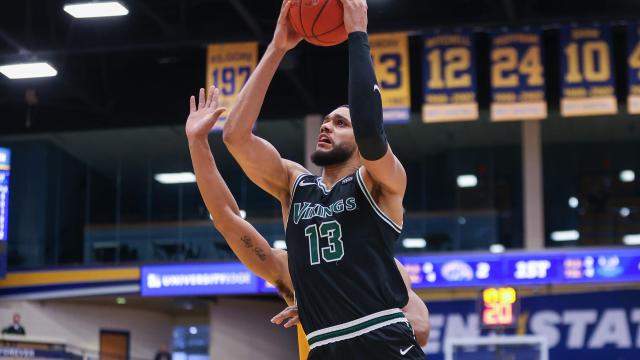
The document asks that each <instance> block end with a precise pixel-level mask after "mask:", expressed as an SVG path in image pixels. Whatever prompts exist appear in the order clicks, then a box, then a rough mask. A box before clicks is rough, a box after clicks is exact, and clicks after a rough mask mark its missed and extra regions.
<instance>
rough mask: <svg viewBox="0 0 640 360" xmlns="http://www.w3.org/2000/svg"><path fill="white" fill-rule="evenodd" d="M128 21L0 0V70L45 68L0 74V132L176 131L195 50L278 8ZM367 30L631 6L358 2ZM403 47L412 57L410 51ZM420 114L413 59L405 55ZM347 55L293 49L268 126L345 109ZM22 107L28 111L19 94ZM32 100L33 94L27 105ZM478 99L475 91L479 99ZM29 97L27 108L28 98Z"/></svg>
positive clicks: (575, 14)
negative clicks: (43, 73)
mask: <svg viewBox="0 0 640 360" xmlns="http://www.w3.org/2000/svg"><path fill="white" fill-rule="evenodd" d="M121 1H122V2H123V3H125V4H126V6H127V7H128V8H129V10H130V14H129V16H125V17H120V18H107V19H84V20H77V19H73V18H71V17H70V16H69V15H68V14H66V13H65V12H63V10H62V8H63V5H64V4H65V3H69V2H70V1H65V0H4V1H2V10H1V11H0V64H6V63H11V62H14V61H18V60H33V59H39V60H45V61H48V62H50V63H52V64H53V65H54V67H56V68H57V69H58V72H59V74H58V76H57V77H55V78H48V79H37V80H21V81H15V80H14V81H12V80H9V79H7V78H5V77H4V76H1V75H0V135H27V134H41V133H62V132H69V131H72V132H73V131H80V130H95V129H119V128H130V127H155V126H167V125H172V126H178V125H179V124H181V123H183V121H184V119H185V116H186V110H187V99H188V96H189V95H190V94H192V93H193V92H195V91H196V90H197V88H198V87H200V86H202V84H203V82H204V73H205V67H204V66H205V65H204V60H205V45H206V44H208V43H212V42H221V41H237V40H258V41H260V42H261V44H262V45H261V51H262V50H264V46H265V44H266V43H267V42H268V40H269V39H270V37H271V33H272V31H273V28H274V24H275V19H276V17H277V13H278V9H279V5H280V0H121ZM368 3H369V8H370V10H369V13H370V31H372V32H379V31H389V30H409V31H413V30H415V31H417V30H421V29H428V28H432V27H436V26H455V25H461V24H466V25H478V26H499V25H508V24H525V23H528V24H550V23H553V22H556V21H579V20H619V19H633V18H638V16H639V15H640V2H638V1H637V0H607V1H602V0H580V1H578V0H553V1H551V0H446V1H443V0H369V1H368ZM414 40H416V39H415V38H414V39H413V40H412V52H415V50H416V49H417V50H419V42H416V41H414ZM412 61H413V62H414V63H415V64H412V71H414V69H417V70H415V71H414V73H413V80H412V89H413V93H414V96H413V107H414V109H413V110H414V111H415V112H418V111H419V102H420V90H419V89H420V74H419V71H420V70H419V68H420V64H419V59H416V56H412ZM346 64H347V58H346V48H345V47H344V46H337V47H333V48H317V47H313V46H309V45H306V44H305V45H301V46H299V48H297V49H296V50H295V51H293V52H292V53H291V54H290V55H289V56H288V58H287V59H286V62H285V63H284V64H283V66H282V67H281V69H280V71H279V72H278V74H277V76H276V79H275V80H274V83H273V84H272V90H271V92H270V94H269V97H268V98H267V101H266V103H265V108H264V111H263V113H262V117H263V118H265V119H267V120H275V119H289V118H301V117H302V116H303V115H304V114H307V113H312V112H320V113H323V112H325V111H327V110H328V109H330V108H331V107H332V106H335V105H336V104H341V103H344V102H345V100H346V81H347V68H346ZM26 94H30V95H29V98H30V99H31V101H32V105H27V100H26V99H27V95H26ZM34 95H35V96H34ZM486 99H487V95H486V94H484V95H483V94H480V100H481V102H483V101H484V102H485V103H486V101H487V100H486ZM34 100H35V101H34Z"/></svg>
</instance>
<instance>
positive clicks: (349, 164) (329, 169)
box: [322, 157, 362, 188]
mask: <svg viewBox="0 0 640 360" xmlns="http://www.w3.org/2000/svg"><path fill="white" fill-rule="evenodd" d="M360 165H362V164H361V163H360V160H359V159H358V158H357V157H352V158H351V159H349V160H347V161H345V162H343V163H340V164H336V165H330V166H326V167H324V168H323V170H322V182H323V183H324V185H325V186H326V187H327V188H332V187H333V185H334V184H335V183H336V182H337V181H338V180H340V179H342V178H343V177H345V176H347V175H351V174H353V173H354V172H356V170H357V169H358V168H359V167H360Z"/></svg>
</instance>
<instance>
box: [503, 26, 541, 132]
mask: <svg viewBox="0 0 640 360" xmlns="http://www.w3.org/2000/svg"><path fill="white" fill-rule="evenodd" d="M541 43H542V41H541V37H540V31H539V30H537V29H535V30H518V31H513V32H503V31H501V32H496V33H493V34H492V35H491V90H492V99H493V100H492V102H491V120H493V121H507V120H541V119H544V118H546V117H547V102H546V101H545V93H544V66H543V64H542V50H541Z"/></svg>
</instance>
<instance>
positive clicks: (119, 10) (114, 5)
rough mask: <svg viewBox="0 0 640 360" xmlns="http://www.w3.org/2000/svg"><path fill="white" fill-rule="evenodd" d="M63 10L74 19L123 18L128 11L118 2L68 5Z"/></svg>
mask: <svg viewBox="0 0 640 360" xmlns="http://www.w3.org/2000/svg"><path fill="white" fill-rule="evenodd" d="M63 9H64V11H65V12H67V13H68V14H69V15H71V16H73V17H74V18H76V19H86V18H99V17H110V16H124V15H127V14H129V10H127V8H126V7H124V5H122V4H121V3H120V2H118V1H103V2H87V3H78V4H69V5H65V6H64V8H63Z"/></svg>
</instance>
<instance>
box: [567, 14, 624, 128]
mask: <svg viewBox="0 0 640 360" xmlns="http://www.w3.org/2000/svg"><path fill="white" fill-rule="evenodd" d="M560 46H561V51H562V74H561V75H562V100H561V103H560V111H561V114H562V116H567V117H570V116H588V115H612V114H616V113H617V112H618V104H617V100H616V95H615V76H614V69H613V62H612V61H611V29H610V28H609V27H607V26H564V27H562V28H561V30H560Z"/></svg>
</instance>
